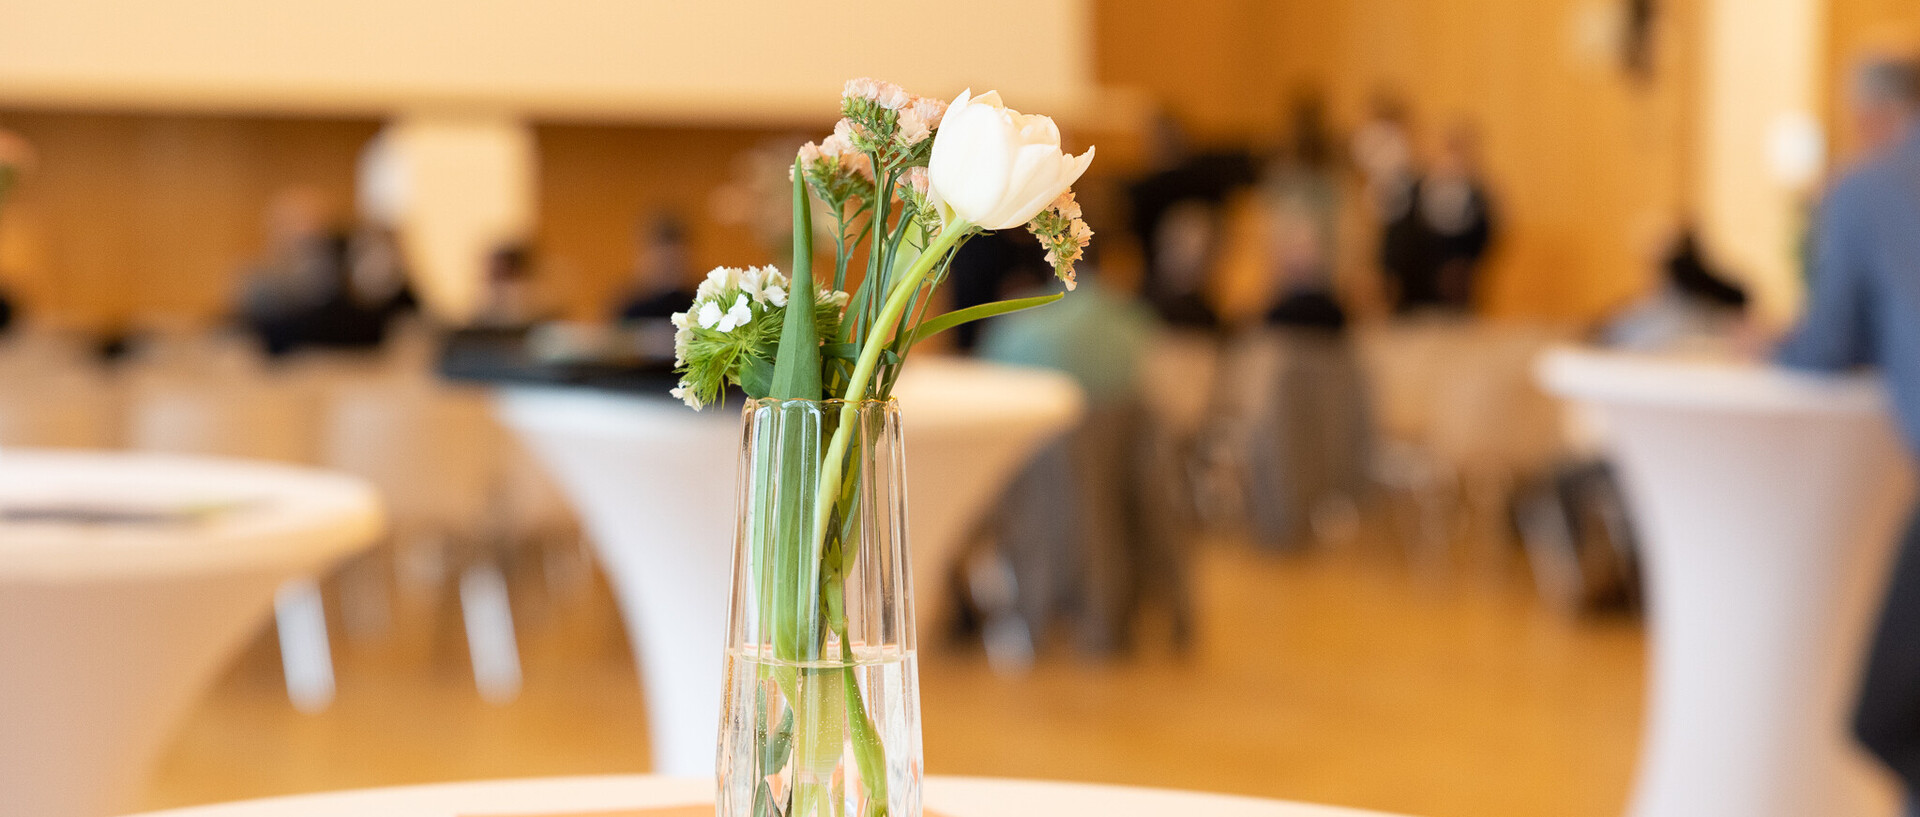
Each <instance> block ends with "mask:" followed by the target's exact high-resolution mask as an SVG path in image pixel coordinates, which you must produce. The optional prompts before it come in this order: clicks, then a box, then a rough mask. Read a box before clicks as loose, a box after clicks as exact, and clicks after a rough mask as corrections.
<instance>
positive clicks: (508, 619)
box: [460, 562, 521, 704]
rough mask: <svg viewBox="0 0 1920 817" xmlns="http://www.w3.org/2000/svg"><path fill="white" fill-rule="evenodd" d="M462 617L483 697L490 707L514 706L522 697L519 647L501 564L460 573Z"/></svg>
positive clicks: (490, 563)
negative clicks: (497, 705) (495, 705)
mask: <svg viewBox="0 0 1920 817" xmlns="http://www.w3.org/2000/svg"><path fill="white" fill-rule="evenodd" d="M460 617H461V619H462V620H463V621H464V622H465V623H466V627H467V653H468V656H469V657H470V658H471V659H472V660H473V682H474V685H475V686H476V687H478V688H479V690H480V697H481V698H482V699H484V700H486V701H487V702H488V703H491V704H508V703H512V702H513V700H514V699H515V698H517V697H519V696H520V681H521V678H520V645H519V643H518V642H517V641H516V640H515V639H514V635H513V608H512V607H511V606H510V605H509V604H508V599H507V580H506V577H505V576H503V575H501V573H500V566H499V565H496V564H493V563H492V562H482V563H480V564H476V565H474V566H472V567H469V568H467V569H466V571H464V572H462V573H461V574H460Z"/></svg>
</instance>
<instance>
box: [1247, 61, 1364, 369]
mask: <svg viewBox="0 0 1920 817" xmlns="http://www.w3.org/2000/svg"><path fill="white" fill-rule="evenodd" d="M1288 119H1289V121H1290V122H1291V128H1292V130H1291V132H1290V133H1289V134H1288V135H1287V138H1286V144H1285V146H1284V148H1283V149H1282V150H1281V151H1280V154H1279V155H1278V156H1277V157H1276V158H1275V160H1274V162H1273V164H1272V167H1271V168H1270V169H1269V171H1268V173H1267V178H1266V180H1265V182H1264V183H1263V185H1262V187H1263V188H1264V190H1263V192H1264V193H1265V196H1264V204H1265V207H1266V209H1267V211H1268V219H1269V222H1270V223H1269V226H1268V229H1269V231H1270V232H1271V234H1272V238H1273V244H1274V249H1275V255H1276V257H1275V258H1274V259H1273V267H1274V268H1273V270H1272V275H1273V276H1274V278H1275V279H1276V281H1277V285H1276V287H1275V289H1276V291H1277V297H1276V299H1275V301H1274V304H1273V306H1272V307H1271V308H1270V309H1268V311H1267V314H1266V323H1267V325H1269V326H1275V327H1285V328H1293V329H1315V330H1324V331H1330V332H1339V331H1340V330H1342V329H1344V328H1346V324H1347V315H1346V310H1345V309H1344V308H1343V307H1342V306H1341V305H1340V302H1339V301H1338V300H1337V299H1336V298H1335V297H1334V293H1333V278H1334V268H1335V264H1336V261H1337V259H1338V256H1339V240H1338V232H1339V222H1340V203H1341V198H1342V197H1341V191H1340V180H1339V176H1338V171H1337V169H1336V168H1335V166H1334V153H1333V137H1332V135H1331V134H1330V133H1329V129H1328V127H1327V123H1326V116H1325V112H1324V109H1323V106H1322V104H1321V102H1320V99H1319V97H1318V96H1317V95H1314V94H1312V93H1307V94H1302V95H1299V96H1297V97H1296V98H1295V99H1294V100H1293V102H1292V103H1291V109H1290V111H1289V114H1288Z"/></svg>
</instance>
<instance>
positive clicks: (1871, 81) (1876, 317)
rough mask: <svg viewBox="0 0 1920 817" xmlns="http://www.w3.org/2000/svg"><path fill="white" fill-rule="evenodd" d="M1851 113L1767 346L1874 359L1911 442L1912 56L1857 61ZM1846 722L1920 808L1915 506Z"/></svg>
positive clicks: (1919, 402)
mask: <svg viewBox="0 0 1920 817" xmlns="http://www.w3.org/2000/svg"><path fill="white" fill-rule="evenodd" d="M1854 105H1855V114H1856V116H1857V118H1858V120H1859V124H1860V129H1859V132H1860V133H1862V134H1863V135H1864V136H1865V137H1866V139H1867V141H1868V143H1869V146H1870V149H1871V151H1872V153H1873V155H1872V156H1871V158H1869V159H1867V160H1866V161H1865V162H1863V163H1862V164H1860V165H1859V166H1858V167H1857V168H1855V169H1854V170H1853V171H1852V172H1850V173H1848V174H1846V176H1845V177H1843V178H1841V179H1840V180H1839V182H1837V183H1836V184H1834V185H1833V187H1832V188H1831V189H1830V190H1829V192H1828V193H1827V196H1826V200H1825V202H1824V203H1823V204H1822V206H1821V208H1820V221H1819V224H1818V225H1817V226H1816V228H1815V230H1814V255H1813V257H1814V263H1813V270H1812V281H1811V282H1810V283H1811V292H1810V293H1809V295H1808V299H1807V306H1806V313H1805V315H1804V317H1802V319H1801V322H1800V325H1799V326H1798V327H1797V328H1796V329H1795V330H1794V331H1793V333H1792V334H1791V335H1789V336H1788V338H1787V339H1786V341H1785V342H1784V343H1783V344H1782V345H1781V347H1780V348H1779V350H1778V352H1777V359H1778V360H1779V361H1780V362H1781V363H1783V364H1786V365H1788V366H1794V367H1799V368H1807V369H1819V370H1836V369H1845V368H1851V367H1855V366H1876V367H1878V368H1879V369H1880V371H1881V373H1882V374H1883V375H1884V376H1885V378H1886V382H1887V387H1888V391H1889V393H1890V394H1891V396H1892V400H1893V409H1894V415H1895V419H1896V420H1897V421H1898V424H1899V426H1900V429H1901V431H1902V432H1903V433H1904V435H1905V436H1906V441H1907V443H1908V445H1909V446H1920V230H1916V229H1914V225H1916V224H1920V65H1916V64H1915V63H1913V62H1910V61H1904V60H1882V61H1877V62H1873V63H1869V64H1868V65H1866V66H1864V67H1863V69H1862V70H1861V71H1860V73H1859V75H1858V76H1857V78H1856V85H1855V88H1854ZM1859 695H1860V697H1859V701H1858V704H1857V705H1856V708H1855V712H1854V732H1855V734H1856V735H1857V736H1858V737H1859V739H1860V742H1861V743H1863V744H1865V745H1866V747H1867V748H1868V749H1869V750H1871V751H1872V752H1873V753H1874V754H1875V755H1876V756H1878V757H1879V758H1880V760H1881V761H1882V762H1883V763H1885V764H1886V765H1887V767H1888V768H1889V769H1891V770H1892V771H1893V772H1894V773H1895V774H1896V775H1898V776H1899V777H1900V779H1901V781H1902V783H1904V784H1905V786H1906V788H1907V794H1908V798H1909V805H1908V812H1907V813H1908V814H1909V815H1920V802H1915V801H1914V800H1913V799H1912V798H1913V797H1914V795H1915V794H1916V793H1917V792H1920V512H1916V513H1915V515H1914V520H1913V522H1912V524H1911V526H1910V527H1909V528H1908V530H1907V533H1906V536H1905V538H1904V539H1903V540H1902V542H1901V544H1900V554H1899V556H1898V558H1897V559H1896V561H1895V565H1894V569H1893V576H1892V580H1891V582H1890V584H1889V586H1888V590H1887V596H1886V602H1885V605H1884V607H1883V608H1882V610H1881V613H1880V622H1879V625H1878V627H1877V628H1876V631H1875V633H1874V636H1873V640H1872V645H1871V649H1870V653H1869V657H1868V660H1867V667H1866V673H1865V678H1864V679H1863V680H1862V682H1861V686H1860V693H1859Z"/></svg>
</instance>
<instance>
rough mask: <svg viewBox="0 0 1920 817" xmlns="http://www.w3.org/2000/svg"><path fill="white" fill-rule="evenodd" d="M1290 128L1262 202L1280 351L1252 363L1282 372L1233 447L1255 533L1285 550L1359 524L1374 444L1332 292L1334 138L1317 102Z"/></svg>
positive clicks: (1270, 328) (1259, 397)
mask: <svg viewBox="0 0 1920 817" xmlns="http://www.w3.org/2000/svg"><path fill="white" fill-rule="evenodd" d="M1291 120H1292V127H1291V130H1292V133H1291V134H1290V135H1289V137H1288V138H1287V140H1286V143H1285V145H1286V146H1285V148H1284V150H1283V151H1282V153H1281V156H1280V158H1279V160H1278V161H1277V162H1276V163H1275V166H1274V168H1273V170H1272V171H1271V173H1270V174H1269V177H1268V180H1267V182H1266V184H1265V185H1264V193H1265V196H1264V197H1263V198H1264V201H1263V202H1262V205H1263V209H1264V210H1265V211H1266V214H1267V217H1266V220H1267V227H1266V234H1267V236H1266V237H1267V240H1268V242H1269V248H1268V252H1267V256H1268V257H1267V258H1266V259H1265V260H1264V262H1263V263H1264V264H1265V265H1266V266H1268V267H1269V272H1268V276H1269V278H1270V280H1271V281H1272V283H1273V286H1272V304H1271V306H1270V307H1269V308H1268V309H1267V310H1266V313H1265V315H1264V316H1263V321H1262V322H1263V323H1264V325H1265V328H1266V331H1265V333H1263V334H1262V335H1259V336H1257V341H1256V342H1259V343H1262V344H1265V345H1266V346H1267V347H1268V348H1269V349H1271V350H1272V351H1273V352H1275V354H1273V355H1270V356H1256V357H1252V358H1248V359H1250V360H1253V359H1258V360H1270V363H1271V367H1272V368H1271V371H1268V372H1257V373H1249V374H1250V375H1255V376H1253V377H1250V378H1248V380H1249V381H1250V382H1251V383H1253V384H1256V385H1255V386H1254V388H1256V389H1257V390H1258V392H1259V393H1258V394H1255V395H1252V399H1251V400H1250V401H1249V403H1248V405H1250V406H1251V408H1252V409H1253V411H1252V414H1251V416H1245V417H1241V418H1239V421H1240V422H1242V423H1244V424H1245V426H1246V428H1245V430H1244V432H1243V433H1244V434H1245V439H1244V441H1243V443H1242V444H1239V445H1235V446H1233V447H1234V448H1238V449H1240V450H1242V451H1244V452H1245V453H1244V454H1242V456H1243V457H1244V458H1245V461H1246V462H1245V468H1246V475H1245V477H1244V485H1245V486H1246V492H1247V495H1246V497H1245V501H1244V503H1242V504H1243V507H1244V508H1245V509H1246V515H1247V524H1248V529H1249V531H1250V532H1251V534H1252V535H1253V538H1254V540H1255V541H1256V542H1257V543H1259V544H1261V545H1264V546H1267V547H1275V548H1290V547H1299V546H1302V545H1305V544H1307V543H1308V542H1309V540H1312V539H1320V538H1325V537H1327V536H1329V535H1333V534H1335V533H1336V529H1338V528H1341V527H1344V525H1343V524H1341V520H1346V521H1349V522H1350V521H1351V520H1353V519H1354V518H1355V516H1356V513H1357V509H1358V503H1359V500H1360V499H1361V496H1362V494H1363V493H1364V492H1365V485H1366V482H1367V476H1366V465H1367V461H1368V450H1369V447H1370V444H1369V441H1368V440H1369V435H1368V433H1367V431H1366V429H1367V417H1368V411H1367V407H1366V404H1365V399H1364V390H1363V389H1362V388H1361V385H1360V383H1361V380H1360V368H1359V362H1358V358H1357V357H1356V355H1355V352H1354V349H1353V345H1352V343H1351V339H1350V338H1349V336H1348V333H1347V331H1346V330H1347V311H1346V308H1345V307H1344V306H1343V305H1342V304H1341V302H1340V299H1339V298H1338V297H1337V295H1336V293H1335V291H1334V271H1335V262H1336V258H1337V235H1338V234H1337V229H1338V223H1339V220H1340V213H1341V201H1340V199H1341V196H1340V187H1339V177H1338V173H1337V170H1336V167H1335V164H1334V155H1333V150H1332V144H1333V140H1332V138H1331V137H1330V136H1329V135H1328V133H1327V128H1326V124H1325V120H1324V117H1323V116H1322V115H1321V112H1320V108H1319V104H1318V101H1317V100H1316V99H1314V98H1312V97H1302V98H1301V99H1299V100H1296V102H1295V103H1294V109H1293V113H1292V116H1291ZM1248 339H1249V340H1254V338H1248ZM1222 411H1224V412H1229V413H1230V412H1232V411H1233V409H1231V408H1223V409H1222ZM1242 413H1245V412H1244V410H1242Z"/></svg>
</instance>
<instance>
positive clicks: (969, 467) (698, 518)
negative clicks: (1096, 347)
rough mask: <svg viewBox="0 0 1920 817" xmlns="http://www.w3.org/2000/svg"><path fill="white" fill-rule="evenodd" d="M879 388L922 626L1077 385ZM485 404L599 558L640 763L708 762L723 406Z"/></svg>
mask: <svg viewBox="0 0 1920 817" xmlns="http://www.w3.org/2000/svg"><path fill="white" fill-rule="evenodd" d="M894 394H895V396H896V397H898V398H899V400H900V411H901V426H902V428H903V430H904V432H905V435H906V461H907V468H906V473H907V498H908V499H907V501H908V510H907V524H908V530H907V533H908V537H909V540H908V541H909V542H910V543H911V546H912V548H913V560H914V564H913V583H914V590H915V594H916V604H917V605H918V607H917V612H918V613H919V615H920V616H921V618H922V621H923V622H925V621H926V619H927V618H928V617H931V616H936V615H939V614H941V613H942V612H944V610H945V609H946V604H945V600H946V598H947V583H946V573H945V571H946V570H947V568H949V567H950V566H951V565H952V561H953V558H954V555H955V551H956V550H957V549H958V548H959V546H960V544H961V543H962V541H963V539H964V538H965V536H966V534H967V532H968V530H967V529H968V526H970V525H972V524H973V523H974V521H975V518H976V516H977V515H978V514H979V513H980V511H981V510H983V509H984V508H986V507H987V503H989V502H990V501H992V500H993V499H994V498H995V496H996V495H997V494H998V492H999V491H1000V490H1002V489H1003V488H1004V486H1005V485H1006V484H1007V482H1008V481H1009V480H1010V479H1011V478H1012V477H1013V476H1014V474H1015V473H1016V471H1017V469H1019V468H1020V467H1021V466H1022V465H1024V464H1025V463H1026V462H1027V460H1028V459H1029V458H1030V457H1031V456H1032V454H1033V453H1034V451H1035V450H1036V449H1038V448H1039V447H1040V446H1041V445H1042V444H1044V443H1046V442H1047V441H1049V440H1051V439H1053V438H1054V437H1055V436H1057V435H1059V434H1060V433H1061V432H1063V431H1065V430H1066V429H1068V428H1069V427H1070V426H1071V425H1072V424H1073V423H1074V421H1075V420H1076V419H1077V418H1078V417H1079V416H1080V413H1081V411H1082V397H1081V394H1080V390H1079V387H1078V386H1076V385H1075V384H1074V383H1073V381H1072V380H1070V379H1068V378H1067V377H1065V376H1064V375H1060V374H1057V373H1054V372H1048V371H1040V370H1035V369H1020V368H1013V367H1008V366H1000V365H994V364H988V363H979V362H974V361H967V360H957V359H952V358H941V357H934V356H926V357H917V358H915V359H914V361H913V363H912V365H909V366H908V367H907V369H906V373H905V375H904V376H903V377H902V378H901V381H900V383H899V385H898V387H897V389H896V390H895V392H894ZM500 410H501V413H502V415H503V417H504V418H505V421H506V423H507V425H508V426H510V427H512V428H513V429H514V430H515V431H516V432H518V433H519V435H520V436H521V438H522V439H523V440H524V441H525V442H526V443H527V445H528V447H529V448H531V449H533V451H534V452H536V453H537V454H538V456H539V457H540V459H541V460H542V461H543V462H544V463H546V465H547V467H548V468H549V469H551V470H552V471H553V474H554V476H555V478H556V479H557V480H558V481H559V483H560V484H561V486H562V487H563V488H564V490H565V492H566V493H567V495H568V496H569V498H570V499H571V500H572V502H573V504H574V507H575V509H576V510H577V511H578V512H579V513H580V516H581V517H582V519H583V520H584V522H585V524H586V527H587V530H588V531H589V533H591V535H592V538H593V540H594V543H595V545H596V547H597V548H598V552H599V554H600V559H601V561H602V562H603V563H604V564H605V566H606V570H607V575H608V580H609V582H610V583H611V584H612V585H613V589H614V593H615V595H616V596H618V598H619V601H620V609H621V611H622V613H623V617H624V618H625V621H626V625H627V634H628V636H629V637H630V638H631V639H632V640H633V648H634V654H635V657H636V659H637V660H638V661H639V664H640V671H641V678H642V686H643V687H644V688H645V689H644V692H645V694H646V699H647V717H648V720H649V727H650V729H651V730H652V738H653V739H652V746H653V768H654V771H656V772H660V773H663V774H672V775H681V776H697V775H709V774H712V773H713V752H714V745H715V742H716V739H717V737H716V736H717V734H718V731H719V723H720V720H719V719H720V697H721V696H720V687H721V681H722V679H721V665H722V661H721V658H722V654H723V642H724V639H725V634H726V615H727V603H728V599H727V588H728V575H729V574H728V572H727V571H728V565H729V562H730V560H731V558H732V554H733V537H734V528H735V516H734V513H735V511H734V502H735V496H734V494H735V493H736V488H737V486H736V485H735V482H734V475H735V474H736V473H737V471H738V469H739V462H738V461H739V457H740V412H739V407H738V406H733V407H730V408H718V407H709V408H708V409H707V410H705V411H700V412H695V411H693V410H691V409H688V408H687V407H686V406H683V405H681V404H680V403H679V402H678V401H675V400H672V399H671V398H668V397H666V396H665V395H660V396H644V395H623V394H615V393H608V392H598V391H590V390H584V389H552V388H505V389H503V390H502V391H501V396H500ZM922 629H925V628H924V627H923V628H922Z"/></svg>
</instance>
